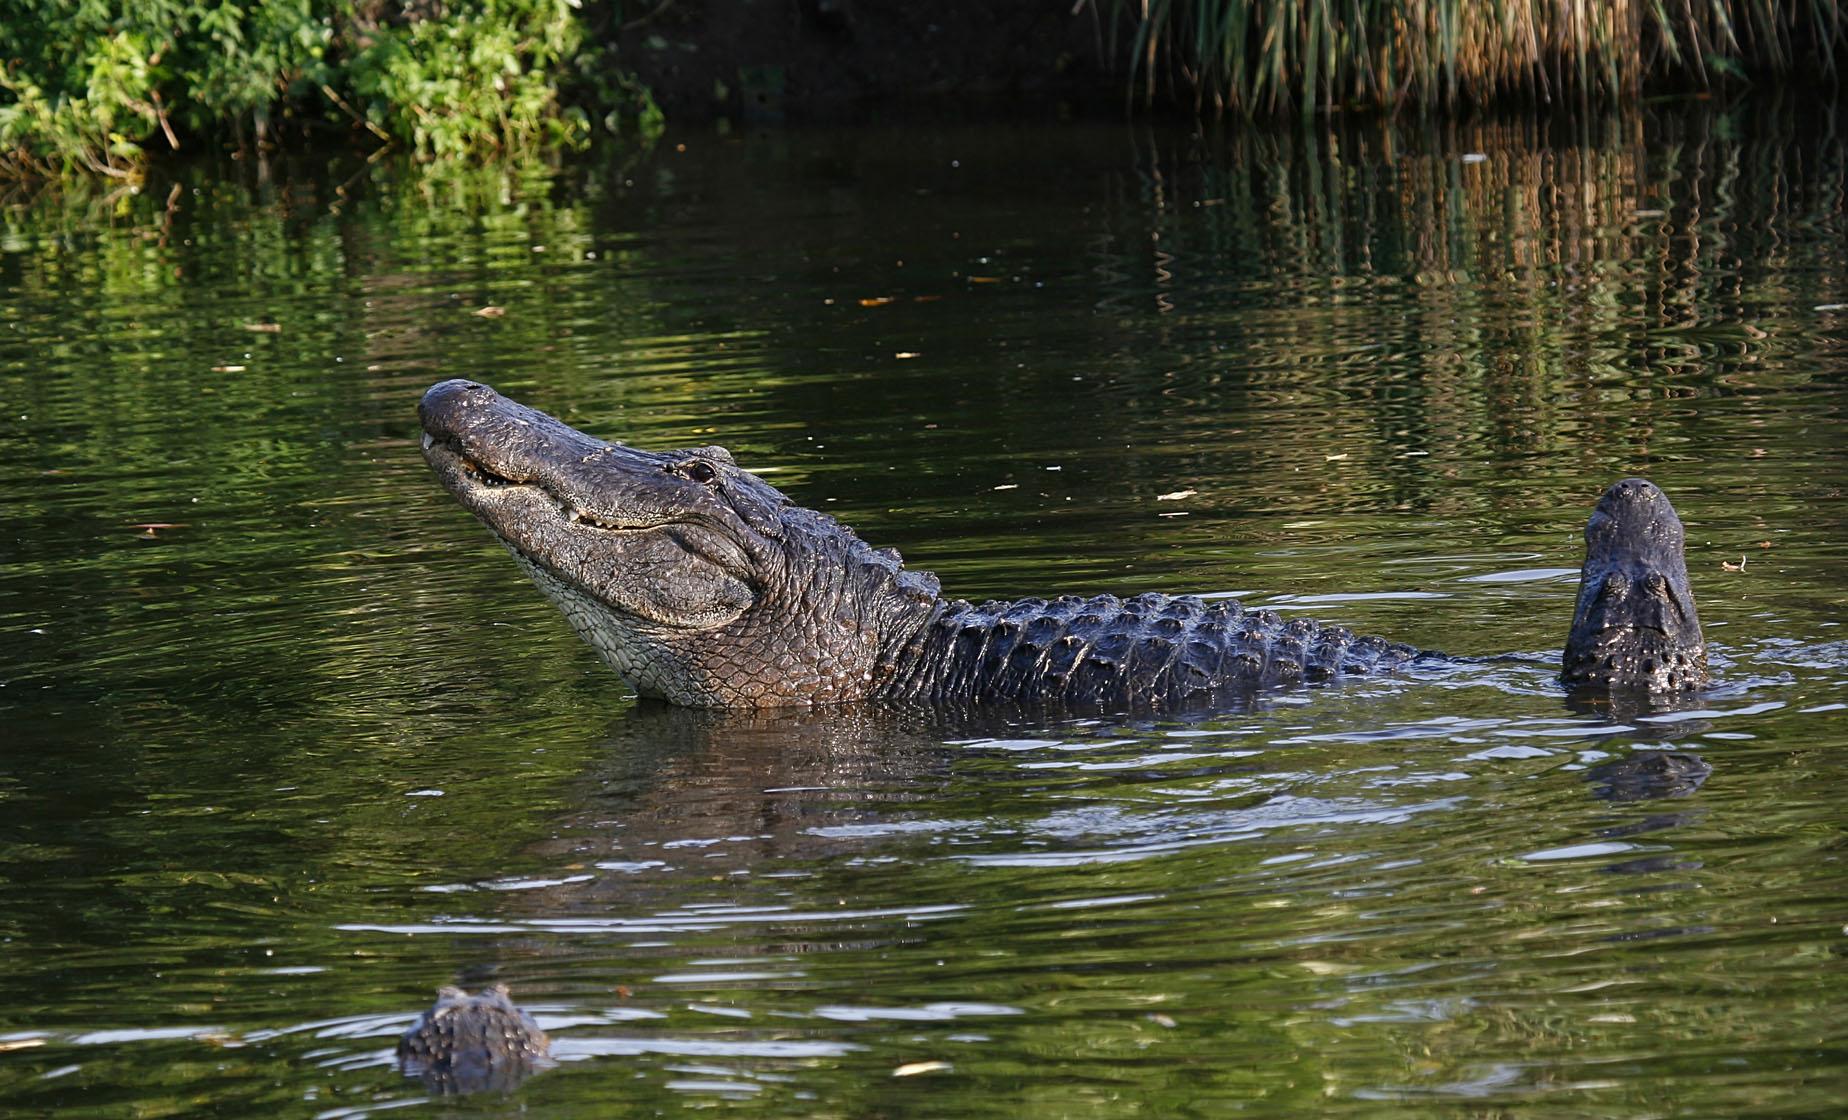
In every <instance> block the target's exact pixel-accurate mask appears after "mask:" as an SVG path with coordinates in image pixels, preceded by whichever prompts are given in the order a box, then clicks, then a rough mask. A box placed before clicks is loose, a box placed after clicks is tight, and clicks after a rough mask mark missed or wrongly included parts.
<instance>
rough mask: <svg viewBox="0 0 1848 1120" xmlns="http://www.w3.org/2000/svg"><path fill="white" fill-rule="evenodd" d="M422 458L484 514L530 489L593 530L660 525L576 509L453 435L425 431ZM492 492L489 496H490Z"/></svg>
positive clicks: (638, 529) (562, 514)
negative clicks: (509, 472) (484, 458)
mask: <svg viewBox="0 0 1848 1120" xmlns="http://www.w3.org/2000/svg"><path fill="white" fill-rule="evenodd" d="M423 453H424V458H425V459H426V460H428V461H429V462H430V464H431V465H432V466H433V467H435V468H436V470H437V474H438V475H439V476H440V477H441V478H442V479H443V481H444V483H445V484H446V485H447V486H448V487H449V489H450V491H451V492H452V493H454V494H455V495H456V497H457V498H460V499H463V500H464V501H467V502H468V504H469V508H471V509H474V510H476V511H477V512H478V513H482V514H485V513H486V510H485V509H484V508H482V507H484V506H486V505H487V504H488V503H489V502H492V501H494V500H495V497H499V496H500V495H501V494H507V493H508V492H511V491H518V490H530V491H534V492H536V493H538V494H542V495H544V497H545V498H546V499H547V500H548V501H549V502H550V503H551V504H552V505H553V506H554V507H555V508H556V510H557V513H558V516H559V517H560V518H561V519H562V520H565V521H569V522H571V523H573V524H576V525H582V526H585V527H586V528H590V529H597V530H600V531H602V532H606V533H643V532H648V531H651V530H655V529H660V528H662V527H663V523H660V522H622V521H613V520H611V519H609V518H607V517H601V516H598V515H597V514H594V513H590V512H588V511H586V510H584V509H581V508H579V507H578V506H577V505H576V504H574V503H573V502H571V501H570V499H568V498H566V497H564V496H562V495H560V494H559V493H558V492H557V491H555V490H553V489H552V488H551V487H550V486H548V485H546V484H545V482H544V480H542V479H536V478H514V477H512V476H509V475H504V474H501V473H500V472H499V471H497V470H495V469H494V468H492V467H490V466H487V465H486V464H484V463H482V462H481V460H479V459H477V458H474V457H473V456H471V455H469V453H468V452H467V451H465V450H464V449H463V448H462V446H461V444H460V442H459V441H457V440H456V438H455V437H454V436H439V435H435V434H433V433H431V432H425V433H424V436H423ZM490 495H493V497H490Z"/></svg>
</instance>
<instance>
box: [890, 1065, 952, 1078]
mask: <svg viewBox="0 0 1848 1120" xmlns="http://www.w3.org/2000/svg"><path fill="white" fill-rule="evenodd" d="M955 1068H956V1067H955V1066H953V1065H951V1064H950V1063H948V1062H906V1063H905V1064H904V1065H902V1066H899V1067H898V1068H897V1069H895V1070H893V1071H892V1076H893V1077H916V1076H917V1075H918V1074H920V1073H941V1072H944V1071H946V1070H952V1069H955Z"/></svg>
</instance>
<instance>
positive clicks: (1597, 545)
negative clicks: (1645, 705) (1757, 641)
mask: <svg viewBox="0 0 1848 1120" xmlns="http://www.w3.org/2000/svg"><path fill="white" fill-rule="evenodd" d="M1682 548H1683V532H1682V528H1681V519H1680V518H1679V517H1676V516H1675V507H1674V506H1672V505H1670V504H1669V502H1668V496H1667V495H1665V494H1663V493H1662V491H1661V490H1659V489H1657V488H1656V486H1655V484H1654V483H1651V482H1647V481H1645V480H1643V479H1640V478H1626V479H1624V480H1623V481H1622V482H1619V483H1617V484H1615V485H1614V486H1612V487H1611V488H1610V489H1609V490H1606V491H1605V492H1604V497H1602V498H1600V499H1599V500H1598V508H1597V509H1596V510H1595V511H1594V512H1593V513H1592V515H1591V520H1590V521H1589V522H1588V523H1587V524H1586V525H1585V568H1584V571H1583V572H1582V573H1581V575H1580V576H1579V597H1578V611H1577V613H1576V614H1575V615H1574V617H1573V619H1572V633H1571V635H1570V636H1569V637H1568V638H1567V639H1566V651H1565V657H1564V660H1563V665H1562V672H1561V674H1560V679H1561V680H1562V681H1564V682H1565V685H1566V687H1567V688H1570V689H1575V690H1583V689H1598V690H1604V691H1609V690H1637V691H1649V692H1678V691H1683V690H1688V689H1697V688H1701V687H1704V686H1705V685H1706V683H1707V647H1706V644H1705V643H1704V642H1703V640H1702V638H1701V633H1700V618H1699V616H1698V615H1696V614H1695V612H1694V593H1693V592H1692V591H1690V590H1689V589H1688V567H1687V561H1686V559H1685V558H1684V557H1683V554H1682Z"/></svg>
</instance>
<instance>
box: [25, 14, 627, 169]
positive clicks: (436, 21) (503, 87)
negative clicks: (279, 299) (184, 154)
mask: <svg viewBox="0 0 1848 1120" xmlns="http://www.w3.org/2000/svg"><path fill="white" fill-rule="evenodd" d="M581 37H582V33H581V31H580V25H579V23H578V20H577V15H576V11H575V5H574V4H573V2H572V0H449V2H444V0H226V2H214V0H77V2H76V3H70V2H69V0H0V174H8V173H10V174H12V175H14V176H22V175H56V174H59V173H62V172H67V171H72V170H86V171H93V172H100V173H103V174H108V175H114V176H122V177H132V176H134V175H136V174H138V173H139V168H140V166H141V164H142V162H143V160H144V158H145V154H146V151H147V150H148V147H149V146H150V145H154V146H159V145H161V144H165V145H167V146H169V147H173V148H179V147H182V146H184V145H185V144H187V143H189V142H191V141H193V140H197V139H201V138H204V139H208V140H214V141H218V140H223V139H226V138H227V136H226V134H227V133H229V138H231V139H235V140H237V141H238V142H240V143H248V142H253V141H254V142H256V143H259V144H260V143H264V142H266V141H268V140H269V139H270V138H271V137H272V136H274V135H275V134H276V133H277V132H278V131H284V130H286V131H291V132H296V133H299V132H303V131H308V130H312V129H316V128H325V127H328V126H334V127H344V128H354V127H361V126H363V127H364V128H366V129H367V130H369V131H370V132H372V133H373V134H375V135H376V136H377V137H378V138H380V139H382V140H388V141H392V142H395V143H398V144H402V145H403V146H405V147H407V148H409V149H410V150H412V151H413V152H415V153H416V154H418V155H419V156H421V157H429V158H467V157H475V156H482V155H489V154H497V153H518V152H526V151H531V150H533V149H534V148H536V147H539V146H542V145H548V144H558V143H565V144H575V143H579V142H582V141H583V140H584V139H585V138H586V136H587V133H588V127H589V126H588V119H587V117H586V116H585V114H583V113H582V112H580V111H576V110H568V109H566V108H565V107H564V106H563V105H562V104H561V101H560V96H559V89H560V86H561V84H562V83H563V81H564V80H566V79H567V78H569V77H570V76H571V75H572V67H573V66H575V65H576V64H577V59H578V48H579V47H580V45H581V43H580V40H581ZM643 108H646V106H645V105H644V106H643Z"/></svg>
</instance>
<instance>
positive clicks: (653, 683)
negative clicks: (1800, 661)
mask: <svg viewBox="0 0 1848 1120" xmlns="http://www.w3.org/2000/svg"><path fill="white" fill-rule="evenodd" d="M418 414H419V417H420V419H421V420H422V422H423V428H424V439H423V448H424V456H425V458H426V459H427V460H428V461H429V463H430V466H431V467H432V469H434V470H435V471H436V473H437V476H438V477H439V478H440V479H441V480H442V481H443V484H444V486H446V487H447V488H448V489H449V491H450V493H451V494H453V495H455V497H456V499H457V500H458V501H460V502H461V503H462V505H463V506H464V507H465V508H467V509H468V510H469V511H470V512H472V513H473V514H475V516H476V517H478V518H480V519H481V520H482V522H483V523H485V524H486V525H487V526H488V528H489V529H491V530H492V531H493V532H494V534H495V535H496V536H497V537H498V538H499V539H500V541H501V543H502V544H504V545H506V547H507V549H508V551H509V552H511V553H512V554H513V556H514V559H515V560H516V561H517V562H518V563H519V564H520V566H521V567H522V568H524V569H525V570H526V572H527V573H528V574H529V575H530V576H531V577H532V579H533V581H534V582H535V583H537V584H538V585H539V588H540V590H542V591H543V592H545V594H546V595H547V596H548V597H549V598H551V599H552V600H553V602H555V603H557V604H558V606H559V607H560V609H562V610H563V611H564V614H565V617H566V618H567V619H568V620H569V621H570V623H571V625H572V627H573V628H574V629H575V630H576V631H577V632H578V633H579V635H581V636H582V637H583V638H584V639H585V640H586V641H587V642H589V643H590V644H591V645H592V646H593V647H594V648H595V649H596V650H597V652H598V653H599V654H600V655H601V656H602V657H603V659H604V660H605V661H607V662H608V663H609V664H610V665H611V666H612V667H614V668H615V669H616V671H617V672H618V673H620V674H621V675H622V676H623V678H624V679H625V680H627V681H628V682H629V683H630V684H631V685H632V686H633V687H634V688H635V689H636V691H638V692H640V693H641V694H642V695H644V696H652V697H657V698H660V699H665V700H669V701H672V702H674V703H677V704H684V705H689V706H695V707H711V708H726V707H735V708H754V707H755V708H763V707H776V706H785V705H803V704H825V703H834V702H839V701H848V700H860V699H869V698H891V699H900V700H924V701H932V702H946V701H1002V700H1008V701H1022V702H1053V703H1066V704H1082V705H1089V706H1096V707H1107V708H1113V709H1121V708H1131V707H1155V708H1160V707H1177V706H1183V705H1185V706H1196V705H1202V704H1209V703H1211V702H1212V701H1213V699H1214V698H1215V697H1224V696H1227V695H1232V694H1239V693H1244V692H1248V691H1250V690H1252V689H1254V688H1258V687H1263V686H1269V685H1289V684H1298V683H1302V682H1305V681H1317V680H1324V679H1327V678H1330V677H1336V676H1341V675H1347V674H1360V673H1376V672H1387V671H1391V670H1394V669H1399V668H1402V667H1405V666H1408V665H1411V664H1413V663H1415V662H1419V661H1438V660H1441V657H1440V656H1439V655H1436V654H1430V653H1423V652H1421V651H1419V650H1416V649H1413V648H1412V647H1410V646H1406V645H1402V644H1399V643H1396V642H1389V641H1385V640H1383V639H1380V638H1370V637H1362V636H1357V635H1355V634H1354V633H1353V632H1352V631H1349V630H1347V629H1345V628H1343V627H1334V626H1321V625H1319V624H1317V623H1315V622H1312V621H1309V620H1307V619H1300V618H1297V619H1290V620H1288V621H1285V620H1284V619H1282V618H1280V617H1279V616H1278V615H1277V614H1275V613H1274V612H1271V611H1265V610H1256V611H1252V610H1246V609H1245V608H1244V607H1242V606H1240V605H1239V604H1238V603H1236V602H1231V601H1229V600H1221V601H1216V602H1213V603H1212V604H1210V605H1209V604H1208V603H1206V602H1203V601H1202V600H1200V599H1197V598H1193V597H1189V596H1181V597H1170V596H1166V595H1138V596H1136V597H1134V598H1131V599H1118V598H1116V597H1114V596H1110V595H1098V596H1093V597H1091V598H1079V597H1076V596H1063V597H1060V598H1057V599H1051V600H1047V599H1022V600H1019V601H1017V602H1012V603H1001V602H990V603H984V604H981V605H980V606H976V605H972V604H970V603H967V602H962V601H946V600H944V599H942V598H941V597H940V596H939V594H938V584H937V579H936V577H935V576H933V575H931V574H930V573H928V572H915V571H909V570H907V569H906V568H905V567H904V566H903V563H902V562H901V560H900V557H899V555H898V553H897V552H895V551H893V550H891V549H874V548H872V547H870V546H868V545H867V544H865V543H864V542H863V541H861V540H860V539H859V538H858V537H856V536H855V535H854V534H853V533H852V532H851V531H850V530H848V529H847V528H846V527H845V526H842V525H841V524H839V523H838V522H836V521H835V520H834V519H832V518H830V517H828V516H826V515H824V514H821V513H817V512H815V511H813V510H808V509H803V508H801V507H799V506H796V505H793V504H792V503H791V502H790V501H789V499H787V498H785V497H784V496H783V495H782V494H781V493H779V492H778V491H777V490H776V489H775V488H774V487H772V486H770V485H768V484H767V483H765V482H764V481H763V480H761V479H759V478H757V477H756V476H755V475H752V474H750V473H749V472H747V471H744V470H742V469H741V468H739V466H738V465H737V463H736V462H734V461H733V460H732V457H731V455H730V454H729V453H727V452H726V450H725V449H724V448H722V447H696V448H691V449H688V450H684V451H665V452H650V451H640V450H637V449H635V448H630V447H624V446H622V445H620V444H615V443H607V442H604V441H602V440H599V439H596V438H594V437H591V436H589V435H586V434H584V433H583V432H580V431H578V430H577V429H575V428H572V427H570V426H569V425H566V424H564V423H562V422H560V421H558V420H556V419H554V418H553V417H551V416H548V415H546V414H545V413H543V412H539V411H536V410H534V409H531V408H527V407H526V406H524V405H521V404H517V403H515V402H513V401H510V400H508V399H506V398H505V397H502V396H501V395H500V394H498V393H496V392H495V391H494V390H493V389H491V388H489V387H488V386H486V385H481V384H478V383H476V382H471V381H463V380H452V381H444V382H441V383H439V384H437V385H435V386H432V387H431V389H430V390H429V391H428V392H427V393H425V394H424V398H423V402H422V404H421V405H420V406H419V408H418ZM1682 538H1683V534H1682V528H1681V522H1680V520H1679V519H1678V518H1677V517H1676V516H1675V511H1674V508H1673V507H1672V506H1671V505H1670V504H1669V502H1668V499H1667V497H1666V496H1665V495H1663V493H1662V492H1661V491H1660V490H1659V489H1657V488H1656V487H1655V486H1654V485H1653V484H1652V483H1649V482H1647V481H1644V480H1642V479H1626V480H1624V481H1622V482H1619V483H1617V484H1616V485H1614V486H1612V487H1611V488H1610V490H1609V491H1607V492H1606V493H1605V495H1604V497H1603V499H1601V500H1600V501H1599V503H1598V506H1597V511H1596V512H1595V513H1594V514H1593V515H1592V518H1591V522H1590V524H1589V525H1588V526H1587V527H1586V530H1585V539H1586V558H1585V568H1584V574H1583V577H1582V582H1581V589H1580V595H1579V606H1578V611H1577V615H1576V617H1575V619H1574V622H1573V626H1572V631H1571V635H1570V637H1569V638H1568V640H1567V643H1566V648H1565V654H1564V664H1563V672H1562V675H1561V679H1562V680H1563V681H1564V683H1565V684H1566V685H1567V686H1568V687H1570V688H1573V689H1579V690H1595V691H1626V690H1627V691H1642V692H1661V691H1680V690H1687V689H1694V688H1699V687H1702V686H1703V685H1704V684H1705V683H1706V680H1707V670H1706V651H1705V646H1704V645H1703V643H1702V640H1701V634H1700V623H1699V621H1698V619H1697V618H1696V616H1695V611H1694V599H1693V595H1692V593H1691V592H1690V590H1689V588H1688V581H1687V568H1686V564H1685V562H1684V560H1683V556H1682V548H1683V540H1682Z"/></svg>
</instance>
